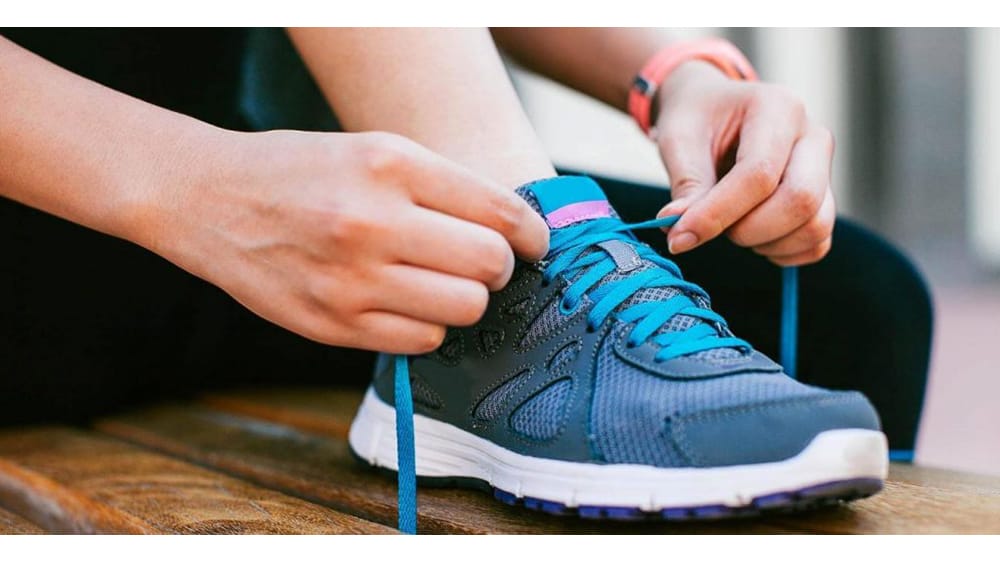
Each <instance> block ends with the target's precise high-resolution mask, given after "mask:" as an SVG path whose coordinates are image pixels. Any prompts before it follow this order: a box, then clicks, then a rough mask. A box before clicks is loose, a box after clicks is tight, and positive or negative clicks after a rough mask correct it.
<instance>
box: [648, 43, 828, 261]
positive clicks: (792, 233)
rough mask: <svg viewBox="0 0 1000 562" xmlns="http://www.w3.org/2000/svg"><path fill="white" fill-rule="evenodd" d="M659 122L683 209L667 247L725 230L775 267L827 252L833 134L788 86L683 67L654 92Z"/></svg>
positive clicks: (705, 67) (676, 203)
mask: <svg viewBox="0 0 1000 562" xmlns="http://www.w3.org/2000/svg"><path fill="white" fill-rule="evenodd" d="M658 101H659V104H660V110H659V114H658V117H657V122H656V124H655V127H656V131H657V142H658V144H659V148H660V153H661V155H662V157H663V161H664V163H665V164H666V167H667V172H668V173H669V175H670V182H671V184H672V193H673V200H672V202H671V203H670V204H669V205H667V206H666V207H664V208H663V210H661V211H660V213H659V216H666V215H674V214H678V213H684V215H683V216H682V217H681V219H680V220H679V221H677V224H676V225H674V227H673V228H671V229H670V230H669V232H668V236H667V239H668V245H669V248H670V251H671V252H672V253H681V252H686V251H688V250H690V249H692V248H695V247H697V246H698V245H700V244H703V243H705V242H707V241H708V240H711V239H712V238H715V237H716V236H718V235H720V234H722V233H726V234H727V235H728V236H729V238H730V239H731V240H732V241H733V242H734V243H736V244H738V245H740V246H745V247H748V248H752V249H753V251H754V252H757V253H758V254H761V255H763V256H766V257H767V258H768V259H770V260H771V261H772V262H774V263H776V264H778V265H785V266H790V265H802V264H807V263H811V262H815V261H817V260H819V259H820V258H822V257H823V256H825V255H826V254H827V252H829V251H830V244H831V237H832V233H833V223H834V220H835V218H836V208H835V205H834V201H833V193H832V192H831V190H830V171H831V163H832V160H833V150H834V143H833V136H832V135H831V134H830V131H828V130H827V129H825V128H823V127H821V126H819V125H817V124H816V123H813V122H811V121H810V120H809V118H808V116H807V115H806V111H805V109H804V107H803V105H802V102H801V101H800V100H799V99H798V98H797V97H795V96H794V95H792V94H791V93H789V92H788V91H787V90H785V89H784V88H781V87H779V86H774V85H770V84H762V83H750V82H740V81H735V80H730V79H728V78H726V77H725V75H723V74H722V73H721V72H720V71H719V70H718V69H716V68H715V67H714V66H712V65H710V64H709V63H706V62H702V61H693V62H688V63H684V64H683V65H681V66H680V67H678V68H677V69H676V70H675V71H674V72H672V73H671V74H670V76H669V77H668V78H667V80H666V81H665V82H664V83H663V86H662V88H661V89H660V93H659V98H658Z"/></svg>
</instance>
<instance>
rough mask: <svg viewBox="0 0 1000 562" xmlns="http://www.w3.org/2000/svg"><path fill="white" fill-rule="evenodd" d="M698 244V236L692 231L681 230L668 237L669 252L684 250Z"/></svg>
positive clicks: (676, 252)
mask: <svg viewBox="0 0 1000 562" xmlns="http://www.w3.org/2000/svg"><path fill="white" fill-rule="evenodd" d="M697 245H698V237H697V236H695V235H694V233H693V232H681V233H680V234H676V235H674V237H673V238H671V239H670V243H669V248H670V253H671V254H679V253H681V252H686V251H688V250H690V249H691V248H694V247H695V246H697Z"/></svg>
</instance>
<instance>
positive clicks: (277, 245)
mask: <svg viewBox="0 0 1000 562" xmlns="http://www.w3.org/2000/svg"><path fill="white" fill-rule="evenodd" d="M221 135H222V137H223V138H221V139H220V144H221V145H224V146H226V148H224V149H222V151H223V155H222V156H221V157H219V158H217V157H214V156H213V157H212V158H210V159H209V160H211V164H212V166H208V167H211V168H214V169H215V170H216V171H215V172H213V173H211V174H209V175H207V176H205V177H202V178H201V179H200V180H199V181H197V182H195V184H194V185H192V186H190V187H189V188H184V189H180V190H179V191H175V192H174V193H173V195H172V196H170V197H166V198H163V200H161V201H160V202H159V203H158V207H159V209H160V210H159V211H158V213H159V216H158V217H157V220H156V223H157V225H158V226H157V227H156V228H155V229H154V230H155V231H156V232H155V234H154V235H152V236H150V237H149V238H148V239H147V241H146V242H147V245H148V246H150V247H151V248H152V249H153V250H154V251H157V252H158V253H160V254H161V255H163V256H164V257H166V258H167V259H170V260H171V261H173V262H175V263H177V264H178V265H180V266H181V267H184V268H185V269H187V270H189V271H191V272H192V273H194V274H195V275H198V276H200V277H202V278H204V279H206V280H208V281H209V282H211V283H214V284H215V285H218V286H219V287H221V288H222V289H223V290H225V291H226V292H228V293H229V294H230V295H232V296H233V298H235V299H236V300H238V301H239V302H240V303H242V304H243V305H244V306H246V307H247V308H249V309H250V310H252V311H253V312H255V313H257V314H259V315H260V316H262V317H264V318H266V319H268V320H270V321H272V322H274V323H276V324H278V325H280V326H283V327H285V328H287V329H289V330H292V331H294V332H297V333H298V334H301V335H303V336H305V337H307V338H310V339H313V340H316V341H319V342H323V343H326V344H330V345H339V346H349V347H356V348H364V349H371V350H378V351H384V352H390V353H422V352H427V351H431V350H433V349H434V348H436V347H437V346H438V345H439V344H440V343H441V340H442V339H443V337H444V333H445V326H463V325H469V324H473V323H475V322H476V321H477V320H478V319H479V318H480V317H481V316H482V314H483V311H484V310H485V308H486V304H487V299H488V290H495V289H499V288H501V287H503V286H504V285H505V284H506V283H507V281H508V280H509V279H510V275H511V272H512V269H513V264H514V255H513V253H512V248H513V251H514V252H516V253H517V254H518V255H520V256H522V257H524V258H525V259H529V260H534V259H539V258H541V257H543V256H544V254H545V253H546V251H547V246H548V229H547V228H546V226H545V224H544V222H543V221H542V219H541V217H539V216H538V215H537V214H536V213H535V212H534V211H532V209H531V208H530V207H529V206H528V205H527V203H525V202H524V201H523V200H522V199H521V198H520V197H518V196H517V195H516V194H515V193H514V192H513V191H512V190H510V189H505V188H504V187H502V186H500V185H496V184H493V183H491V182H490V181H487V180H484V179H483V178H480V177H477V176H476V175H474V174H473V173H471V172H469V171H467V170H466V169H464V168H462V167H460V166H458V165H457V164H455V163H452V162H451V161H449V160H447V159H445V158H444V157H441V156H439V155H437V154H435V153H433V152H431V151H429V150H427V149H425V148H423V147H421V146H419V145H418V144H416V143H414V142H411V141H409V140H406V139H404V138H402V137H399V136H396V135H391V134H388V133H359V134H347V133H300V132H291V131H274V132H268V133H230V132H223V133H221Z"/></svg>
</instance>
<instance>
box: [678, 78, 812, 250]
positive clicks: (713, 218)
mask: <svg viewBox="0 0 1000 562" xmlns="http://www.w3.org/2000/svg"><path fill="white" fill-rule="evenodd" d="M798 113H799V112H798V110H792V109H790V108H789V105H788V103H787V102H785V101H784V100H783V98H781V97H778V96H768V97H763V98H761V99H760V101H757V102H755V103H754V104H753V105H752V106H751V107H750V108H749V109H748V110H747V116H746V118H745V119H744V122H743V126H742V128H741V130H740V146H739V149H738V151H737V155H736V164H735V165H734V166H733V168H732V169H731V170H730V171H729V173H728V174H726V175H725V177H723V178H722V179H721V180H720V181H719V183H718V184H716V186H715V187H713V188H712V189H711V190H710V191H709V192H708V193H706V194H705V196H704V197H702V198H701V199H699V200H697V201H695V202H694V203H693V204H692V205H691V207H690V208H689V209H688V211H687V212H686V213H684V215H683V216H682V217H681V219H680V220H679V221H677V224H676V225H675V226H674V228H672V229H671V230H670V233H669V235H668V240H669V244H670V250H671V251H672V252H673V253H680V252H685V251H687V250H690V249H692V248H695V247H697V246H699V245H701V244H704V243H705V242H707V241H708V240H711V239H712V238H715V237H716V236H718V235H719V234H721V233H722V232H723V231H725V230H726V229H727V228H729V227H730V226H732V225H733V224H734V223H735V222H736V221H737V220H739V219H740V218H742V217H743V216H744V215H746V214H747V213H748V212H750V210H751V209H753V208H754V207H756V206H757V205H759V204H760V203H761V202H763V201H764V200H765V199H767V198H768V197H770V196H771V194H772V193H773V192H774V190H775V189H776V188H777V186H778V181H779V180H780V179H781V176H782V173H783V172H784V170H785V166H786V165H787V163H788V159H789V156H790V155H791V151H792V147H793V146H794V145H795V142H796V141H797V140H798V139H799V138H800V137H801V135H802V133H803V131H802V125H803V124H802V121H803V120H804V116H800V115H799V114H798Z"/></svg>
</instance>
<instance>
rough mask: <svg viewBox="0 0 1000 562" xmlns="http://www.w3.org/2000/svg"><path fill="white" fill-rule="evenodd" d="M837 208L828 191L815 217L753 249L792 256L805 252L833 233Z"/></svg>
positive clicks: (774, 254) (764, 254)
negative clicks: (776, 238) (788, 232)
mask: <svg viewBox="0 0 1000 562" xmlns="http://www.w3.org/2000/svg"><path fill="white" fill-rule="evenodd" d="M836 220H837V208H836V205H835V204H834V202H833V193H831V192H827V194H826V198H825V199H823V204H822V206H820V209H819V212H817V213H816V214H815V215H814V216H813V218H811V219H809V221H807V222H806V224H804V225H802V226H800V227H798V228H796V229H795V230H793V231H792V232H791V233H790V234H787V235H785V236H783V237H781V238H779V239H778V240H775V241H773V242H768V243H766V244H761V245H760V246H754V248H753V251H754V252H756V253H758V254H760V255H762V256H768V257H770V256H790V255H794V254H798V253H801V252H805V251H806V250H808V249H810V248H813V247H815V246H816V245H817V244H819V243H820V242H822V241H823V240H826V239H827V238H829V237H830V235H831V234H832V233H833V223H834V222H835V221H836Z"/></svg>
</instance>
